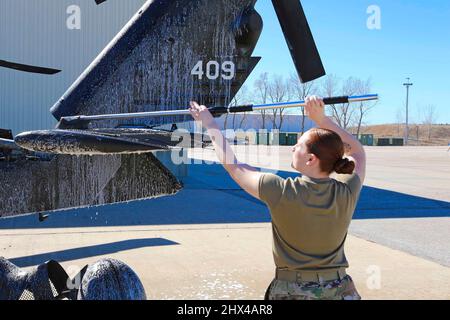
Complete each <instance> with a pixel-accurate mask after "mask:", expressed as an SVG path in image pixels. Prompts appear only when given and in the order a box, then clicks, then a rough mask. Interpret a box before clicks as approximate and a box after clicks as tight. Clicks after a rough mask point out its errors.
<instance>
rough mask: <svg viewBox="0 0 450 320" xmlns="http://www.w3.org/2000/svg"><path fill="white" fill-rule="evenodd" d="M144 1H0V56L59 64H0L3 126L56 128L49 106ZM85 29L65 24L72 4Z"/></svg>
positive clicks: (30, 62)
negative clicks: (29, 68) (41, 70)
mask: <svg viewBox="0 0 450 320" xmlns="http://www.w3.org/2000/svg"><path fill="white" fill-rule="evenodd" d="M144 2H145V0H126V1H124V0H109V1H107V2H105V3H103V4H101V5H96V3H95V1H94V0H0V59H1V60H8V61H13V62H17V63H24V64H30V65H38V66H45V67H50V68H55V69H61V70H62V72H61V73H59V74H56V75H53V76H47V75H39V74H30V73H24V72H18V71H15V70H10V69H5V68H0V128H7V129H12V130H13V132H14V134H17V133H19V132H23V131H28V130H37V129H48V128H53V127H54V126H55V124H56V121H55V119H54V118H53V116H52V115H51V114H50V112H49V109H50V108H51V107H52V105H53V104H54V103H55V102H56V101H57V100H58V99H59V98H60V97H61V95H62V94H63V93H64V92H65V91H66V90H67V88H68V87H69V86H70V85H71V84H72V83H73V81H75V80H76V78H77V77H78V76H79V75H80V74H81V72H82V71H83V70H84V69H85V68H86V67H87V66H88V65H89V64H90V63H91V62H92V60H93V59H94V58H95V57H96V56H97V55H98V53H100V51H101V50H102V49H103V48H104V47H105V46H106V45H107V44H108V42H109V41H110V40H111V39H112V38H113V37H114V36H115V35H116V34H117V32H119V31H120V29H122V27H123V26H124V25H125V24H126V23H127V22H128V20H129V19H130V18H131V17H132V16H133V15H134V14H135V13H136V12H137V11H138V10H139V8H140V7H141V6H142V5H143V4H144ZM73 5H75V6H78V7H79V9H80V13H81V15H80V18H81V20H80V21H81V24H80V27H81V29H79V30H78V29H74V30H71V29H69V28H68V27H67V19H68V18H70V17H72V12H70V13H67V10H68V8H69V7H70V6H73Z"/></svg>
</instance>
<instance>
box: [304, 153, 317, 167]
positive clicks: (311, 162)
mask: <svg viewBox="0 0 450 320" xmlns="http://www.w3.org/2000/svg"><path fill="white" fill-rule="evenodd" d="M316 160H317V157H316V156H315V155H314V154H312V153H310V154H308V161H307V162H306V165H307V166H312V165H314V162H315V161H316Z"/></svg>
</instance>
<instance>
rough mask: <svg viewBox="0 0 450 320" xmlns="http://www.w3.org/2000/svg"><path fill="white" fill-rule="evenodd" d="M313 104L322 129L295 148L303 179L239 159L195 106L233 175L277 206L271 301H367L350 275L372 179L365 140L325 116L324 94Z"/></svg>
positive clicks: (310, 111) (273, 209) (309, 105)
mask: <svg viewBox="0 0 450 320" xmlns="http://www.w3.org/2000/svg"><path fill="white" fill-rule="evenodd" d="M305 108H306V114H307V115H308V116H309V118H310V119H311V120H313V121H314V122H315V123H316V124H317V126H318V128H316V129H312V130H310V131H308V132H306V133H305V134H304V135H303V136H302V137H301V138H300V139H299V140H298V142H297V144H296V145H295V146H294V147H293V148H292V167H293V168H294V169H295V170H297V171H298V172H299V173H301V174H302V176H301V177H297V178H295V179H292V178H289V179H282V178H281V177H279V176H277V175H274V174H267V173H266V174H265V173H262V172H260V171H259V170H258V169H255V168H253V167H251V166H249V165H247V164H243V163H239V162H238V161H237V159H236V156H235V154H234V152H233V151H232V149H231V147H230V145H229V144H228V142H227V141H226V139H225V138H224V136H223V135H222V133H221V131H220V129H219V127H218V125H217V124H216V122H215V120H214V118H213V116H212V115H211V113H210V111H209V110H208V109H207V108H206V107H205V106H200V105H198V104H197V103H196V102H191V107H190V109H189V110H190V113H191V115H192V117H193V118H194V119H195V120H196V121H200V122H201V123H202V125H203V127H205V128H207V129H208V134H209V135H210V137H211V140H212V142H213V145H214V147H215V150H216V153H217V157H218V158H219V161H220V162H221V163H222V165H223V166H224V168H225V169H226V170H227V172H228V173H229V174H230V176H231V177H232V178H233V179H234V180H235V181H236V182H237V183H238V184H239V185H240V186H241V187H242V188H243V189H244V190H245V191H246V192H248V193H249V194H250V195H252V196H253V197H255V198H257V199H260V200H261V201H263V202H264V203H266V204H267V206H268V207H269V209H270V213H271V217H272V229H273V255H274V260H275V265H276V272H275V279H274V280H273V281H272V283H271V284H270V286H269V288H268V290H267V292H266V296H265V298H266V299H268V300H315V299H333V300H335V299H338V300H359V299H361V297H360V296H359V294H358V292H357V290H356V288H355V286H354V283H353V280H352V278H351V277H350V276H349V275H347V273H346V269H347V268H348V267H349V265H348V262H347V259H346V256H345V253H344V244H345V240H346V237H347V232H348V228H349V225H350V221H351V219H352V216H353V213H354V211H355V207H356V204H357V202H358V199H359V194H360V191H361V188H362V184H363V182H364V178H365V171H366V156H365V152H364V149H363V147H362V145H361V144H360V143H359V141H358V140H357V139H355V138H354V137H353V136H352V135H351V134H350V133H348V132H346V131H345V130H343V129H341V128H340V127H339V126H338V125H336V124H335V123H334V122H333V121H332V120H331V119H330V118H328V117H327V116H326V115H325V112H324V102H323V100H322V99H321V98H319V97H315V96H313V97H308V98H307V99H306V107H305ZM344 144H345V145H346V147H347V149H348V150H347V151H348V152H347V156H346V157H344V149H345V148H344ZM334 173H337V175H336V176H334V178H331V177H330V175H332V174H334Z"/></svg>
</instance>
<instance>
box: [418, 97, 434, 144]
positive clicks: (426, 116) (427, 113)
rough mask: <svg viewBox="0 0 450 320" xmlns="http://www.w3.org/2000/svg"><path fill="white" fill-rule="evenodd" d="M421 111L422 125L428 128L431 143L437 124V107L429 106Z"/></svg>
mask: <svg viewBox="0 0 450 320" xmlns="http://www.w3.org/2000/svg"><path fill="white" fill-rule="evenodd" d="M421 110H422V112H421V115H422V123H423V124H424V125H425V126H426V127H427V128H428V141H430V140H431V132H432V129H433V124H434V123H435V122H436V117H437V112H436V106H435V105H428V106H426V107H424V108H422V109H421Z"/></svg>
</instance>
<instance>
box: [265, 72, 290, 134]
mask: <svg viewBox="0 0 450 320" xmlns="http://www.w3.org/2000/svg"><path fill="white" fill-rule="evenodd" d="M289 94H290V92H289V85H288V81H287V80H286V79H284V78H283V77H282V76H279V75H276V76H274V77H273V78H272V79H271V81H270V85H269V99H270V102H271V103H279V102H286V101H287V100H289V98H290V95H289ZM285 111H286V109H285V108H282V109H275V110H273V113H270V114H269V117H270V119H271V120H272V125H273V126H272V127H273V129H281V127H282V126H283V121H284V116H285ZM277 118H279V122H278V123H277Z"/></svg>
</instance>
